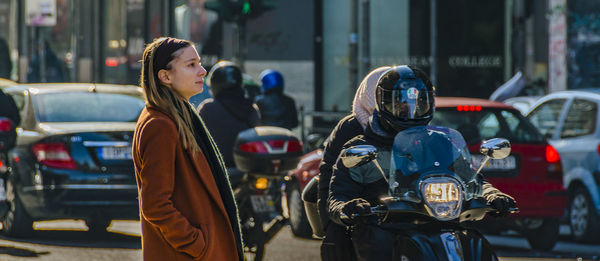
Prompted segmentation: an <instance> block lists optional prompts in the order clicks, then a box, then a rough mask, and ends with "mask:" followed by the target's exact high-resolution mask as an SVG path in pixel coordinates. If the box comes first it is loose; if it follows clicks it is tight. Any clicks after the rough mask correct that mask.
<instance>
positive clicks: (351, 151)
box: [340, 145, 377, 168]
mask: <svg viewBox="0 0 600 261" xmlns="http://www.w3.org/2000/svg"><path fill="white" fill-rule="evenodd" d="M340 157H341V158H342V163H343V164H344V166H345V167H346V168H354V167H358V166H361V165H363V164H365V163H368V162H370V161H372V160H374V159H375V158H377V148H375V147H374V146H372V145H357V146H352V147H350V148H347V149H345V150H343V151H342V153H341V156H340Z"/></svg>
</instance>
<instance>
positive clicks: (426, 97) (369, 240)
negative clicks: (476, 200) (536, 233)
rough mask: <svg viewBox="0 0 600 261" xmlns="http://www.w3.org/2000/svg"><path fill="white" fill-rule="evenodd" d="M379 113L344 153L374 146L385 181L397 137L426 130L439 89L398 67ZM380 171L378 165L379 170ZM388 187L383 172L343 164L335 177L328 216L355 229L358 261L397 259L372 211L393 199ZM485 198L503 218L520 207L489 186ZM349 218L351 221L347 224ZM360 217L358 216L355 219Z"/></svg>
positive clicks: (381, 93)
mask: <svg viewBox="0 0 600 261" xmlns="http://www.w3.org/2000/svg"><path fill="white" fill-rule="evenodd" d="M375 94H376V95H375V101H376V107H375V111H374V112H373V115H372V116H371V118H370V120H369V124H368V126H367V128H366V130H365V132H364V134H362V135H359V136H356V137H354V138H353V139H351V140H350V141H348V142H347V143H346V144H345V145H344V147H345V148H347V147H351V146H355V145H367V144H368V145H373V146H375V147H376V148H377V150H378V156H377V161H378V162H379V164H380V165H381V167H382V169H383V172H384V174H385V175H388V172H389V168H390V160H389V159H390V155H391V149H392V145H393V142H394V137H395V136H396V134H397V133H398V132H400V131H402V130H405V129H408V128H411V127H416V126H425V125H427V124H428V123H429V122H430V121H431V119H432V118H433V115H434V111H435V101H434V98H435V88H434V86H433V85H432V83H431V81H430V80H429V77H428V76H427V75H426V74H425V73H424V72H423V71H422V70H420V69H418V68H415V67H412V66H406V65H402V66H394V67H392V68H391V69H389V70H387V71H386V72H384V73H383V75H382V76H381V77H380V78H379V80H378V83H377V88H376V93H375ZM373 165H374V164H373ZM388 188H389V186H388V184H387V182H386V180H385V179H384V178H383V176H382V175H381V174H380V171H379V170H377V169H375V168H373V170H372V171H364V170H363V171H362V172H358V171H356V170H355V169H348V168H346V167H345V166H344V165H343V164H342V162H341V160H340V159H339V158H338V160H337V162H336V165H335V167H334V169H333V174H332V177H331V183H330V189H329V199H328V207H329V209H328V214H329V217H330V218H331V219H332V220H333V221H334V222H336V223H338V224H340V225H342V226H353V225H354V226H353V230H352V241H353V245H354V248H355V251H356V253H357V259H358V260H386V259H389V257H390V256H392V251H393V247H394V246H393V243H394V237H393V236H394V235H393V234H392V233H390V232H388V231H386V230H384V229H382V228H380V227H379V226H377V225H376V217H373V216H371V217H368V216H365V215H361V214H366V213H369V211H370V207H371V206H375V205H377V204H378V202H379V198H380V197H381V196H383V195H386V194H387V191H388ZM483 196H484V198H485V199H486V200H487V201H488V202H489V203H490V204H491V206H492V207H493V208H495V209H497V210H498V211H499V212H500V213H501V214H508V213H509V209H510V208H511V207H514V206H515V201H514V199H513V198H512V197H510V196H508V195H506V194H504V193H502V192H500V191H499V190H497V189H495V188H494V187H493V186H491V184H489V183H485V184H484V188H483ZM342 214H343V215H345V216H347V217H350V218H349V219H342V218H341V216H342ZM354 214H358V215H357V216H356V217H354Z"/></svg>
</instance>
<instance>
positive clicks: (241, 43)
mask: <svg viewBox="0 0 600 261" xmlns="http://www.w3.org/2000/svg"><path fill="white" fill-rule="evenodd" d="M235 24H236V26H235V31H236V34H237V36H238V37H237V41H236V46H235V49H234V50H235V60H236V61H235V62H236V63H237V64H238V65H239V66H240V68H241V69H242V72H243V71H245V66H244V63H245V62H246V53H247V50H246V20H244V19H241V20H240V21H238V22H237V23H235Z"/></svg>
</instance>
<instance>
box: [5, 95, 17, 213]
mask: <svg viewBox="0 0 600 261" xmlns="http://www.w3.org/2000/svg"><path fill="white" fill-rule="evenodd" d="M0 117H6V118H8V119H10V121H11V123H12V126H11V129H10V130H9V131H8V132H7V133H6V135H8V136H9V137H8V142H7V144H6V145H8V146H6V147H3V148H1V149H0V161H1V163H0V217H3V216H4V215H5V214H6V213H7V212H8V202H7V201H6V192H5V190H4V181H5V179H6V170H7V168H6V166H4V167H1V165H5V164H7V161H8V157H7V152H8V150H10V149H12V147H13V146H14V145H15V143H16V139H17V132H16V126H19V124H21V116H20V115H19V109H18V107H17V105H16V104H15V101H14V100H13V98H12V97H11V96H9V95H7V94H6V93H4V91H2V89H0Z"/></svg>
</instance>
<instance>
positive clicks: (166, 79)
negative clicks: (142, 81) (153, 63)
mask: <svg viewBox="0 0 600 261" xmlns="http://www.w3.org/2000/svg"><path fill="white" fill-rule="evenodd" d="M158 79H159V80H160V81H161V82H162V83H163V84H165V85H170V84H171V76H170V75H169V71H167V70H165V69H161V70H160V71H158Z"/></svg>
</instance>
